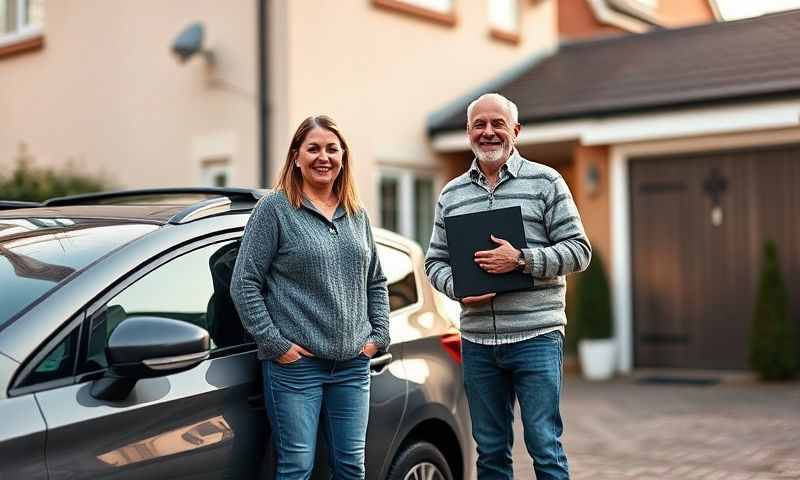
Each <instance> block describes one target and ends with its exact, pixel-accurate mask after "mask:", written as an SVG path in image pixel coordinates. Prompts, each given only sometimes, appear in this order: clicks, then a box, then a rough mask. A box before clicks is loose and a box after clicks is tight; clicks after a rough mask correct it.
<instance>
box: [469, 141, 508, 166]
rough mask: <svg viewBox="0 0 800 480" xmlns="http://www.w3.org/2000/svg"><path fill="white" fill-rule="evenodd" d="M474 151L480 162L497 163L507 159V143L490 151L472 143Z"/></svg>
mask: <svg viewBox="0 0 800 480" xmlns="http://www.w3.org/2000/svg"><path fill="white" fill-rule="evenodd" d="M471 147H472V153H474V154H475V157H477V158H478V161H479V162H482V163H497V162H500V161H501V160H505V157H507V156H508V155H506V150H507V148H506V145H505V144H503V145H501V146H500V148H498V149H497V150H490V151H488V152H486V151H483V150H481V148H480V146H478V145H476V144H474V143H473V144H472V145H471Z"/></svg>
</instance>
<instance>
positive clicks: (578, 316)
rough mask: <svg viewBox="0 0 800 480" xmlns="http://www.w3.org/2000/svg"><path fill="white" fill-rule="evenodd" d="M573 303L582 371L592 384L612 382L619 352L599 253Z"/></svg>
mask: <svg viewBox="0 0 800 480" xmlns="http://www.w3.org/2000/svg"><path fill="white" fill-rule="evenodd" d="M573 301H574V302H575V306H574V309H573V316H574V320H575V323H577V329H578V332H577V336H578V357H579V359H580V364H581V371H582V372H583V375H584V377H586V378H587V379H589V380H608V379H610V378H611V377H612V376H613V375H614V367H615V366H616V348H615V344H614V338H613V336H614V335H613V323H612V322H613V318H612V316H611V293H610V289H609V285H608V278H607V277H606V271H605V266H604V264H603V259H602V257H601V256H600V254H599V253H597V252H595V253H594V254H593V255H592V263H591V264H590V265H589V268H587V269H586V271H584V272H583V273H581V274H580V275H579V276H578V279H577V285H576V289H575V297H574V299H573Z"/></svg>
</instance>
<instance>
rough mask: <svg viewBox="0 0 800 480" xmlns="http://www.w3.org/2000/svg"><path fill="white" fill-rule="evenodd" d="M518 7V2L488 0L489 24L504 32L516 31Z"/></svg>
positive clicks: (512, 0) (515, 0) (514, 0)
mask: <svg viewBox="0 0 800 480" xmlns="http://www.w3.org/2000/svg"><path fill="white" fill-rule="evenodd" d="M518 7H519V0H489V23H490V24H491V26H492V27H494V28H497V29H500V30H504V31H506V32H516V31H518V30H519V24H518V18H517V15H518V12H517V9H518Z"/></svg>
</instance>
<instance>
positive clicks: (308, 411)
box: [261, 354, 370, 480]
mask: <svg viewBox="0 0 800 480" xmlns="http://www.w3.org/2000/svg"><path fill="white" fill-rule="evenodd" d="M261 368H262V369H263V372H264V401H265V403H266V407H267V416H268V417H269V420H270V424H271V426H272V439H273V443H274V445H275V450H276V454H277V477H276V478H279V479H281V480H294V479H303V480H305V479H308V478H309V477H310V476H311V472H312V471H313V469H314V458H315V451H316V442H317V427H318V426H321V427H322V429H323V431H324V433H325V436H326V439H327V441H328V447H329V459H330V460H329V461H330V464H331V465H330V466H331V470H332V472H333V478H334V479H336V480H339V479H341V480H345V479H347V480H350V479H358V480H363V479H364V448H365V446H366V436H367V421H368V417H369V382H370V380H369V358H367V356H366V355H364V354H360V355H359V356H358V357H356V358H354V359H352V360H347V361H335V360H322V359H318V358H306V357H302V358H300V360H297V361H296V362H293V363H290V364H285V365H282V364H279V363H277V362H274V361H272V360H264V361H262V363H261Z"/></svg>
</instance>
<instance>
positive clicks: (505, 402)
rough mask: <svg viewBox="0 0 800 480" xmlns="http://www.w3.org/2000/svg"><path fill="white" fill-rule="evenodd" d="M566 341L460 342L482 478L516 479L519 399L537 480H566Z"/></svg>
mask: <svg viewBox="0 0 800 480" xmlns="http://www.w3.org/2000/svg"><path fill="white" fill-rule="evenodd" d="M563 344H564V339H563V337H562V335H561V333H560V332H557V331H556V332H550V333H547V334H544V335H540V336H538V337H534V338H532V339H530V340H525V341H522V342H517V343H510V344H507V345H498V346H489V345H478V344H476V343H472V342H469V341H467V340H462V353H463V357H464V385H465V387H466V391H467V401H468V402H469V411H470V416H471V417H472V435H473V437H474V438H475V442H476V443H477V444H478V479H479V480H495V479H498V480H500V479H502V480H512V479H513V478H514V471H513V469H512V459H511V447H512V445H513V443H514V400H515V398H517V399H519V405H520V410H521V412H522V425H523V428H524V432H525V446H526V447H527V449H528V453H529V454H530V456H531V458H533V462H534V464H533V468H534V471H535V472H536V478H537V480H550V479H558V480H561V479H568V478H569V467H568V465H567V456H566V454H565V453H564V448H563V447H562V446H561V440H560V437H561V432H562V430H563V425H562V423H561V413H560V411H559V400H560V397H561V363H562V361H563Z"/></svg>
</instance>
